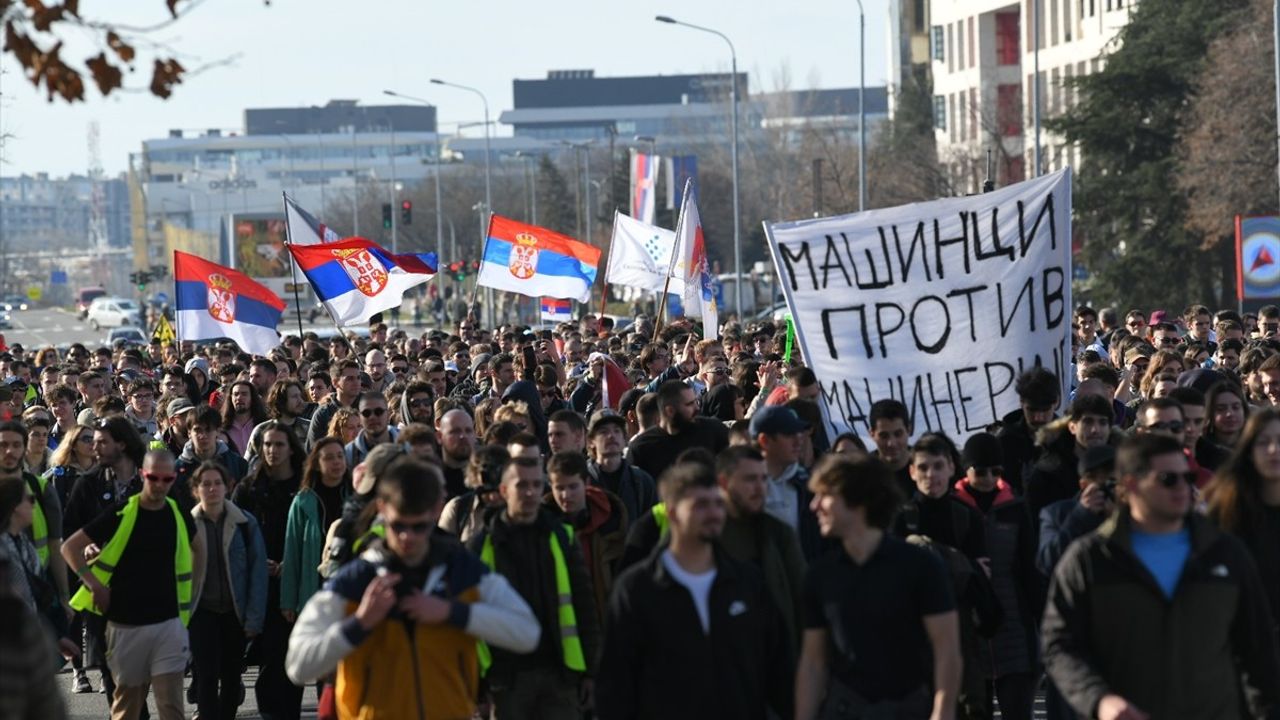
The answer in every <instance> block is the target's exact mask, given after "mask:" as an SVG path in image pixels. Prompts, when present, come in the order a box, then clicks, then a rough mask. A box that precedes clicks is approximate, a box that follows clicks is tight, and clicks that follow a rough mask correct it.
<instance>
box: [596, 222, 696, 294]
mask: <svg viewBox="0 0 1280 720" xmlns="http://www.w3.org/2000/svg"><path fill="white" fill-rule="evenodd" d="M675 246H676V234H675V233H673V232H671V231H670V230H666V229H663V228H660V227H655V226H653V225H646V224H645V223H642V222H640V221H639V220H636V219H635V218H632V217H628V216H627V215H624V214H622V213H615V214H614V216H613V241H612V242H611V243H610V245H609V267H608V270H607V271H606V272H605V282H607V283H609V284H610V285H623V286H626V287H633V288H639V289H641V290H652V291H653V292H659V293H660V292H662V288H663V287H664V286H666V282H667V271H668V270H669V269H670V268H671V253H672V252H674V251H675ZM668 292H671V293H675V294H682V293H684V280H682V279H680V277H679V276H676V277H673V278H671V285H670V287H668Z"/></svg>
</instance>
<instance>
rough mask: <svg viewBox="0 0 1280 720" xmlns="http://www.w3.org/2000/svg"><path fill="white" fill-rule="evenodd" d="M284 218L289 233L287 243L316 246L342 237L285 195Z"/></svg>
mask: <svg viewBox="0 0 1280 720" xmlns="http://www.w3.org/2000/svg"><path fill="white" fill-rule="evenodd" d="M284 217H285V222H286V227H287V228H288V232H289V242H290V243H293V244H294V245H318V244H320V243H330V242H336V241H338V240H341V239H342V236H341V235H339V234H338V233H336V232H334V231H333V228H331V227H329V226H328V225H325V224H324V223H322V222H320V221H319V220H317V219H316V218H315V216H314V215H312V214H311V213H309V212H307V211H306V210H303V209H302V208H301V207H300V206H299V205H298V204H297V203H296V202H294V201H293V198H291V197H289V196H288V195H287V194H286V195H285V196H284Z"/></svg>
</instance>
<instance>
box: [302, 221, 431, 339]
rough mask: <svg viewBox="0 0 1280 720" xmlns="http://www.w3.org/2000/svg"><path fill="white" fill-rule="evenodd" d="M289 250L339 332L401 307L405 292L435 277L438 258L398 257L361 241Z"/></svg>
mask: <svg viewBox="0 0 1280 720" xmlns="http://www.w3.org/2000/svg"><path fill="white" fill-rule="evenodd" d="M288 247H289V253H290V254H292V255H293V259H294V261H295V262H297V263H298V268H299V269H301V270H302V273H303V274H304V275H306V276H307V280H308V281H309V282H310V283H311V287H312V288H314V289H315V291H316V297H317V298H319V299H320V302H321V304H323V305H324V307H325V309H326V310H328V311H329V314H330V315H331V316H333V321H334V322H335V323H336V324H337V325H338V326H339V327H345V326H346V325H349V324H354V323H362V322H365V321H367V320H368V319H369V318H370V317H372V316H373V315H375V314H377V313H380V312H383V311H386V310H390V309H391V308H394V307H399V306H400V303H402V302H403V301H404V294H405V291H407V290H408V289H409V288H412V287H415V286H417V285H421V284H422V283H424V282H427V281H428V280H430V279H431V278H432V277H434V276H435V273H436V255H435V253H424V254H400V255H397V254H395V253H392V252H389V251H387V250H386V249H385V248H383V247H382V246H380V245H378V244H377V243H375V242H373V241H371V240H366V239H364V238H361V237H351V238H346V239H345V240H338V241H337V242H329V243H324V244H322V245H296V244H293V243H290V244H289V246H288Z"/></svg>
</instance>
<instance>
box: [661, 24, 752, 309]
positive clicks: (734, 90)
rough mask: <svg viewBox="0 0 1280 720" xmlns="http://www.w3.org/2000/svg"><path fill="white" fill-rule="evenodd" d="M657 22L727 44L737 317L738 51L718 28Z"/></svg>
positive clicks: (739, 267) (739, 238)
mask: <svg viewBox="0 0 1280 720" xmlns="http://www.w3.org/2000/svg"><path fill="white" fill-rule="evenodd" d="M654 20H657V21H658V22H662V23H668V24H671V25H683V26H684V27H687V28H691V29H693V30H701V31H702V32H705V33H711V34H712V35H716V36H718V37H719V38H720V39H721V40H724V41H725V43H727V44H728V45H729V58H730V65H731V68H732V77H731V78H730V79H729V100H730V102H731V103H732V105H733V120H732V133H733V142H732V152H731V154H732V158H733V274H734V282H733V290H734V301H735V303H736V305H737V307H736V311H737V314H738V317H739V318H741V317H742V312H743V308H742V235H741V232H740V229H739V218H738V52H737V50H735V49H734V47H733V41H732V40H730V39H729V36H728V35H725V34H724V33H722V32H720V31H719V30H712V29H711V28H709V27H703V26H701V25H694V24H692V23H687V22H681V21H679V20H676V19H675V18H672V17H668V16H666V15H658V16H657V17H655V18H654Z"/></svg>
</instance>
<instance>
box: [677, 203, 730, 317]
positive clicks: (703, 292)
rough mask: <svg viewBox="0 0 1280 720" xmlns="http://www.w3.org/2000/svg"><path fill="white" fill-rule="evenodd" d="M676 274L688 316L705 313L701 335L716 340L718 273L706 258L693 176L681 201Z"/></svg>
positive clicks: (705, 246)
mask: <svg viewBox="0 0 1280 720" xmlns="http://www.w3.org/2000/svg"><path fill="white" fill-rule="evenodd" d="M676 258H677V261H676V266H675V269H674V272H676V273H679V274H678V275H676V277H680V278H681V279H683V280H684V295H683V297H681V298H680V300H681V302H682V303H683V304H684V313H685V316H686V317H688V316H693V315H701V316H702V335H703V337H704V338H705V339H707V340H714V339H715V338H716V337H717V336H718V335H719V326H720V314H719V312H718V311H717V308H716V295H715V276H714V275H712V274H711V261H710V260H709V259H708V258H707V242H706V238H705V237H703V234H702V217H701V215H699V213H698V202H697V198H696V193H694V191H693V180H692V179H690V180H687V181H686V182H685V186H684V200H683V201H682V202H681V204H680V219H679V220H678V221H677V222H676Z"/></svg>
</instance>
